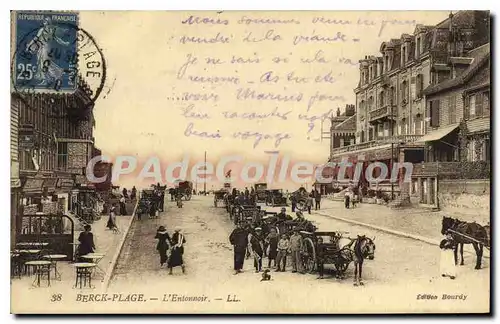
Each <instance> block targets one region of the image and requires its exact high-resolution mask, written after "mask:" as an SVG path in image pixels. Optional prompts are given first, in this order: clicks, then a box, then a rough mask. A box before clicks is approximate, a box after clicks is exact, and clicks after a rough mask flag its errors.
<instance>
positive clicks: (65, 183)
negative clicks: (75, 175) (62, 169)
mask: <svg viewBox="0 0 500 324" xmlns="http://www.w3.org/2000/svg"><path fill="white" fill-rule="evenodd" d="M74 184H75V183H74V181H73V179H64V178H58V179H57V188H61V187H64V188H72V187H73V186H74Z"/></svg>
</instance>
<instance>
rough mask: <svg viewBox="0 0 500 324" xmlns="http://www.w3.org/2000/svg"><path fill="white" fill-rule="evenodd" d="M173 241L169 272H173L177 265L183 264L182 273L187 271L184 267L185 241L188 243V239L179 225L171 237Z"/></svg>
mask: <svg viewBox="0 0 500 324" xmlns="http://www.w3.org/2000/svg"><path fill="white" fill-rule="evenodd" d="M171 243H172V251H171V253H170V258H169V259H168V270H169V271H168V274H169V275H171V274H172V270H173V268H175V267H178V266H181V268H182V273H185V272H186V269H185V267H184V260H183V255H184V243H186V239H185V238H184V234H182V233H181V229H180V228H179V227H176V228H175V233H174V234H173V235H172V239H171Z"/></svg>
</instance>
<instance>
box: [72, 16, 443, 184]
mask: <svg viewBox="0 0 500 324" xmlns="http://www.w3.org/2000/svg"><path fill="white" fill-rule="evenodd" d="M447 16H448V12H443V11H427V12H420V11H408V12H387V11H371V12H362V11H337V12H334V11H330V12H313V11H301V12H243V11H240V12H238V11H235V12H219V13H217V12H182V11H178V12H159V11H158V12H148V11H136V12H120V11H113V12H109V11H108V12H97V11H84V12H81V13H80V27H81V28H83V29H84V30H85V31H86V32H88V33H89V34H90V35H92V37H93V38H94V39H95V41H96V43H97V45H98V46H99V47H100V48H101V49H102V53H103V56H104V58H105V60H106V82H105V88H104V91H103V92H102V93H101V95H100V96H99V98H97V101H96V103H95V108H94V116H95V118H96V128H95V131H94V135H95V138H96V145H97V146H98V147H99V148H101V149H102V151H103V153H104V154H106V155H108V156H109V157H111V160H114V159H115V157H116V156H118V155H131V156H136V157H137V158H138V160H139V162H138V165H137V167H136V172H138V171H139V170H141V169H142V167H143V166H144V163H145V161H147V160H151V158H152V157H158V159H159V161H160V166H161V174H164V172H165V169H166V167H167V165H168V164H169V163H172V162H174V161H181V160H182V158H183V157H185V156H186V155H189V159H190V162H189V163H190V164H191V165H193V164H194V163H196V162H200V161H203V160H204V153H205V152H207V161H209V162H212V163H214V164H216V163H217V162H218V161H220V159H221V158H222V157H224V156H229V155H231V156H234V155H237V156H240V157H241V158H242V159H243V161H248V162H250V161H251V162H262V163H267V161H268V160H269V153H266V152H269V151H278V152H279V154H280V155H281V156H283V155H288V156H289V157H290V160H291V161H292V164H293V162H297V161H308V162H312V163H325V162H326V161H327V158H328V155H329V142H328V140H326V141H325V140H324V141H321V140H320V139H319V138H320V133H321V119H322V117H324V116H327V115H330V114H331V113H332V112H334V113H335V112H336V110H337V108H340V109H341V111H343V109H344V107H345V105H346V104H355V95H354V92H353V89H354V88H355V87H356V86H357V84H358V80H359V69H358V60H359V59H361V58H363V57H364V56H365V55H379V56H380V53H379V48H380V44H381V42H383V41H387V40H389V39H391V38H400V37H401V34H403V33H413V31H414V29H415V26H416V24H417V23H418V24H425V25H435V24H436V23H439V22H440V21H442V20H444V19H446V18H447ZM190 17H191V18H190ZM183 67H185V69H184V68H183ZM252 91H254V92H253V93H252ZM259 94H260V99H257V98H256V97H257V96H258V95H259ZM252 95H253V99H252ZM245 96H246V99H245V98H244V97H245ZM183 99H184V100H183ZM266 116H267V117H266ZM328 129H329V121H326V122H325V123H324V131H328ZM259 137H260V140H258V138H259ZM146 171H147V170H146ZM151 181H152V182H153V181H154V180H151ZM154 182H157V181H154ZM162 182H163V181H162ZM119 184H123V185H131V184H136V180H135V179H133V177H131V176H129V177H125V178H120V180H119ZM216 186H218V184H216ZM289 186H290V184H283V187H289ZM292 187H293V185H292Z"/></svg>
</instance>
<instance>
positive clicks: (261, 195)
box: [255, 183, 267, 203]
mask: <svg viewBox="0 0 500 324" xmlns="http://www.w3.org/2000/svg"><path fill="white" fill-rule="evenodd" d="M266 190H267V183H256V184H255V202H257V203H263V202H266V198H267V194H266Z"/></svg>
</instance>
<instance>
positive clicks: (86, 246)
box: [78, 225, 95, 262]
mask: <svg viewBox="0 0 500 324" xmlns="http://www.w3.org/2000/svg"><path fill="white" fill-rule="evenodd" d="M91 231H92V227H91V226H90V225H85V227H84V231H83V232H81V233H80V236H79V237H78V241H79V242H80V245H79V246H78V257H79V260H78V261H80V262H85V259H83V258H81V256H82V255H86V254H89V253H93V252H94V251H95V244H94V234H92V232H91Z"/></svg>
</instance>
